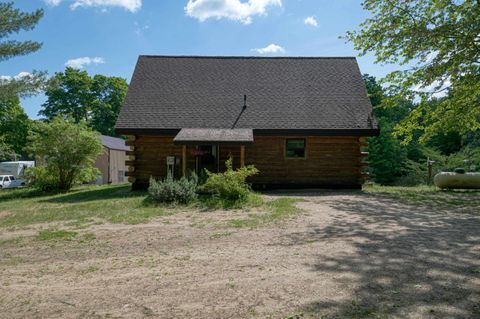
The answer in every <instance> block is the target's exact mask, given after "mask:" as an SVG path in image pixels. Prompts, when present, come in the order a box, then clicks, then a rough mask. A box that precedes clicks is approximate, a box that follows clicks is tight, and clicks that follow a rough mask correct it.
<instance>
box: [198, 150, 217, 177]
mask: <svg viewBox="0 0 480 319" xmlns="http://www.w3.org/2000/svg"><path fill="white" fill-rule="evenodd" d="M197 149H198V150H199V152H198V153H199V155H198V156H197V174H199V175H200V174H202V172H203V170H204V169H208V170H209V171H210V172H217V171H218V165H217V164H218V158H217V156H218V152H217V146H216V145H199V146H197Z"/></svg>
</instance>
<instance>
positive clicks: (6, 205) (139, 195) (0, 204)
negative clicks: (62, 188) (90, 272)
mask: <svg viewBox="0 0 480 319" xmlns="http://www.w3.org/2000/svg"><path fill="white" fill-rule="evenodd" d="M295 202H296V200H295V199H291V198H280V199H276V200H273V201H268V202H265V201H264V200H263V199H262V197H261V196H260V195H259V194H256V193H252V195H251V196H250V197H249V198H248V200H247V201H246V202H245V203H243V204H242V205H234V204H232V203H225V202H224V201H221V200H216V199H212V198H207V197H200V198H199V199H198V200H196V201H195V202H194V203H192V204H190V205H188V206H175V205H173V206H171V205H170V206H167V205H155V204H154V203H152V202H151V201H150V200H149V199H148V197H147V193H146V192H132V191H130V186H129V185H120V186H118V185H115V186H110V185H107V186H82V187H77V188H75V189H73V190H72V191H71V192H69V193H65V194H45V193H42V192H39V191H37V190H35V189H12V190H2V191H0V229H2V228H3V229H8V230H15V229H22V228H28V227H29V226H32V225H40V224H45V227H47V228H52V227H53V230H49V233H47V232H46V233H43V234H39V237H38V238H39V239H49V238H62V237H64V238H73V237H74V236H75V235H73V234H71V233H66V232H64V231H62V230H58V229H56V228H57V226H65V227H71V228H84V227H88V226H89V225H93V224H100V223H104V222H110V223H123V224H139V223H145V222H148V221H150V220H151V219H153V218H155V217H160V216H168V215H172V214H175V213H176V212H178V211H180V210H191V211H203V212H205V211H209V210H210V211H212V210H218V209H236V210H244V211H245V215H244V217H242V218H237V219H233V218H232V220H230V221H228V222H227V223H224V227H225V226H226V227H236V228H241V227H249V228H252V227H257V226H260V225H262V224H266V223H269V222H276V221H280V220H283V219H287V218H289V217H291V216H294V215H295V214H296V213H298V212H299V211H300V210H299V209H298V208H297V207H296V206H295ZM253 208H256V209H258V210H262V211H264V213H263V214H254V213H251V212H250V210H251V209H253ZM55 224H60V225H55Z"/></svg>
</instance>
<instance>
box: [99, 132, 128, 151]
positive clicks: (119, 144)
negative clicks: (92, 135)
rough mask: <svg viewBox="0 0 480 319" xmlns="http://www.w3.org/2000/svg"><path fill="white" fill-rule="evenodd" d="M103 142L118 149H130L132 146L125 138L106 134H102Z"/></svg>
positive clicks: (107, 146)
mask: <svg viewBox="0 0 480 319" xmlns="http://www.w3.org/2000/svg"><path fill="white" fill-rule="evenodd" d="M100 138H101V139H102V144H103V146H105V147H106V148H109V149H111V150H117V151H129V150H130V147H128V146H126V145H125V140H122V139H121V138H117V137H111V136H106V135H101V136H100Z"/></svg>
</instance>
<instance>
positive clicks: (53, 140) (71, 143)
mask: <svg viewBox="0 0 480 319" xmlns="http://www.w3.org/2000/svg"><path fill="white" fill-rule="evenodd" d="M28 149H29V151H30V153H31V154H33V155H35V156H36V157H37V158H41V159H42V161H44V163H43V165H40V166H37V167H36V168H34V169H33V170H32V171H31V174H32V176H33V180H34V182H35V185H38V186H39V187H40V186H41V185H47V186H48V187H47V189H48V188H53V189H57V190H61V191H68V190H70V189H71V188H72V186H73V185H74V184H75V183H81V182H89V181H92V180H93V179H94V177H95V175H96V173H97V171H96V169H95V168H94V167H93V164H94V162H95V160H96V158H97V157H98V156H99V155H100V154H101V153H102V151H103V147H102V143H101V142H100V138H99V136H98V133H97V132H95V131H93V130H91V129H90V128H88V127H87V126H86V125H85V124H83V123H79V124H74V123H71V122H68V121H66V120H64V119H62V118H60V117H56V118H54V119H53V120H52V121H51V122H49V123H46V122H38V123H36V125H35V127H34V130H33V131H32V132H31V133H30V136H29V147H28ZM52 181H53V185H52Z"/></svg>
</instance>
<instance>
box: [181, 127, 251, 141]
mask: <svg viewBox="0 0 480 319" xmlns="http://www.w3.org/2000/svg"><path fill="white" fill-rule="evenodd" d="M173 142H174V143H179V142H186V143H195V142H197V143H199V142H214V143H251V142H253V132H252V129H244V128H242V129H240V128H237V129H210V128H182V129H181V130H180V132H178V134H177V135H176V136H175V138H174V139H173Z"/></svg>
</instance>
